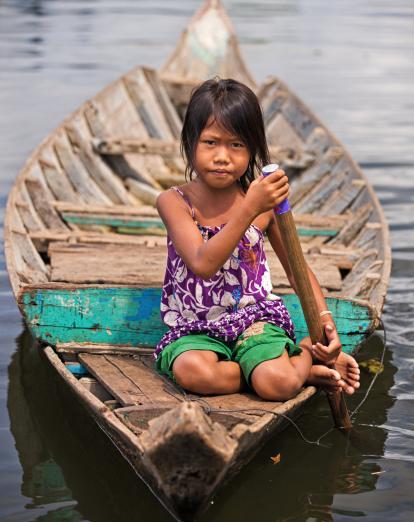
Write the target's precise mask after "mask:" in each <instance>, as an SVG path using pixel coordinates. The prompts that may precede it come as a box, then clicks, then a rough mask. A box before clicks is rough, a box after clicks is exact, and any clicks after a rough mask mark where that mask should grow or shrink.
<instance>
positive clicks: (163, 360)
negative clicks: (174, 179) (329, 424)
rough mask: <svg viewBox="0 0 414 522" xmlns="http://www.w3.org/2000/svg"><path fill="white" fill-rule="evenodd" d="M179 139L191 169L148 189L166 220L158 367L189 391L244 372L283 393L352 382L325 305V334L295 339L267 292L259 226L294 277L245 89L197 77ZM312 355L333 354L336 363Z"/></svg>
mask: <svg viewBox="0 0 414 522" xmlns="http://www.w3.org/2000/svg"><path fill="white" fill-rule="evenodd" d="M181 140H182V141H181V144H182V151H183V153H184V155H185V158H186V160H187V168H186V175H188V176H189V179H190V181H189V183H186V184H185V185H182V186H181V187H173V188H172V189H171V190H169V191H166V192H163V193H162V194H161V195H160V196H159V198H158V201H157V208H158V211H159V214H160V216H161V218H162V220H163V222H164V223H165V226H166V228H167V231H168V260H167V269H166V274H165V281H164V287H163V292H162V299H161V316H162V318H163V320H164V322H165V324H166V325H167V326H168V327H169V331H168V332H167V333H166V334H165V335H164V337H163V338H162V339H161V341H160V343H159V344H158V346H157V348H156V352H155V353H156V356H157V369H158V371H159V372H160V373H162V374H165V375H168V376H169V377H170V378H172V379H174V380H175V381H176V382H178V383H179V384H180V385H181V386H182V387H183V388H185V389H187V390H189V391H191V392H194V393H199V394H224V393H236V392H239V391H240V390H242V389H243V388H244V387H245V386H246V383H247V385H249V386H250V387H251V388H253V389H254V390H255V392H256V393H257V394H258V395H259V396H260V397H262V398H264V399H269V400H287V399H290V398H292V397H294V396H295V395H296V394H297V393H298V392H299V391H300V389H301V387H302V386H303V384H304V383H305V382H307V383H310V384H315V385H321V386H324V387H326V388H327V389H328V390H330V391H334V390H337V389H339V388H342V389H343V390H344V391H345V392H347V393H349V394H351V393H353V392H354V391H355V389H356V388H358V386H359V382H358V381H359V369H358V365H357V363H356V361H355V360H354V359H353V358H352V357H351V356H349V355H347V354H345V353H342V352H341V343H340V340H339V337H338V334H337V332H336V329H335V325H334V323H333V321H332V317H331V315H330V314H329V313H322V314H321V316H322V320H323V321H324V323H325V330H326V334H327V338H328V340H329V345H328V346H323V345H322V344H317V345H315V346H312V345H311V343H310V340H309V338H306V339H303V340H302V341H301V342H300V343H299V345H296V344H295V335H294V328H293V324H292V321H291V319H290V316H289V313H288V311H287V309H286V307H285V306H284V304H283V301H282V299H280V298H279V297H278V296H276V295H274V294H272V285H271V281H270V275H269V269H268V265H267V261H266V257H265V252H264V234H265V233H266V234H267V237H268V239H269V241H270V244H271V246H272V248H273V250H274V251H275V253H276V255H277V256H278V257H279V259H280V261H281V263H282V265H283V267H284V269H285V271H286V275H287V277H288V279H289V281H290V283H291V285H292V287H293V289H295V281H294V279H293V276H292V274H291V270H290V267H289V262H288V257H287V255H286V252H285V248H284V246H283V244H282V242H281V238H280V234H279V230H278V226H277V224H276V221H275V219H274V216H273V211H272V209H273V208H274V207H275V206H276V205H278V204H280V203H281V202H282V201H283V200H284V199H285V198H286V197H287V195H288V192H289V185H288V180H287V177H286V175H285V173H284V172H283V171H282V170H278V171H276V172H274V173H272V174H270V175H269V176H267V177H266V178H264V177H263V176H262V175H261V176H259V177H258V178H257V179H256V173H257V172H260V168H261V167H263V166H264V165H266V164H268V163H270V161H269V153H268V149H267V145H266V138H265V131H264V124H263V118H262V112H261V109H260V105H259V102H258V100H257V98H256V96H255V94H254V93H253V92H252V91H251V90H250V89H249V88H248V87H246V86H245V85H243V84H241V83H239V82H237V81H234V80H219V79H214V80H208V81H206V82H204V83H203V84H202V85H201V86H200V87H198V88H197V89H196V90H195V92H194V93H193V95H192V97H191V100H190V103H189V105H188V109H187V113H186V116H185V119H184V125H183V130H182V134H181ZM309 276H310V278H311V282H312V287H313V290H314V293H315V296H316V299H317V303H318V307H319V309H320V311H321V312H324V311H325V312H326V310H327V308H326V303H325V300H324V297H323V295H322V291H321V288H320V286H319V284H318V282H317V280H316V278H315V276H314V275H313V273H312V272H311V271H310V270H309ZM313 361H320V362H323V363H333V362H336V368H337V370H338V371H337V370H334V369H329V368H327V367H326V366H324V365H322V364H313Z"/></svg>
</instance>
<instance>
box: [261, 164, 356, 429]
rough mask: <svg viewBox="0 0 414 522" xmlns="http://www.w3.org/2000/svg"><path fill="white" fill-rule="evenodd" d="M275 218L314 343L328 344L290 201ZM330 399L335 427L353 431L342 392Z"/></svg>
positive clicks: (268, 170) (272, 167)
mask: <svg viewBox="0 0 414 522" xmlns="http://www.w3.org/2000/svg"><path fill="white" fill-rule="evenodd" d="M278 168H279V165H277V164H272V165H267V166H266V167H264V168H263V170H262V172H263V175H264V176H268V175H269V174H270V173H272V172H275V170H277V169H278ZM275 216H276V221H277V223H278V225H279V230H280V233H281V236H282V239H283V243H284V245H285V248H286V251H287V253H288V256H289V264H290V268H291V270H292V273H293V276H294V278H295V282H296V286H297V295H298V297H299V300H300V303H301V305H302V310H303V314H304V316H305V320H306V324H307V326H308V330H309V335H310V338H311V340H312V343H313V344H315V343H317V342H323V343H326V335H325V330H324V328H323V324H322V321H321V318H320V315H319V311H318V308H317V306H316V300H315V296H314V294H313V290H312V285H311V282H310V280H309V277H308V272H307V265H306V261H305V257H304V255H303V251H302V247H301V244H300V241H299V237H298V233H297V231H296V226H295V222H294V219H293V216H292V212H291V210H290V205H289V201H288V200H287V199H286V200H285V201H283V202H282V203H281V205H279V206H278V207H277V208H276V209H275ZM327 397H328V401H329V406H330V407H331V411H332V416H333V419H334V422H335V426H336V427H337V428H343V429H346V430H349V429H350V428H352V423H351V419H350V417H349V412H348V408H347V405H346V403H345V398H344V396H343V393H342V392H341V391H339V392H334V393H327Z"/></svg>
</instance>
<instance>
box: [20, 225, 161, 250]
mask: <svg viewBox="0 0 414 522" xmlns="http://www.w3.org/2000/svg"><path fill="white" fill-rule="evenodd" d="M29 237H30V238H31V239H32V241H33V242H35V243H36V244H37V245H40V244H42V245H43V246H42V251H44V250H45V248H44V246H45V245H47V244H49V243H50V242H53V241H57V242H62V241H63V242H69V243H77V242H80V243H105V244H113V245H126V244H131V245H146V247H147V248H153V247H154V246H164V247H165V246H166V244H167V238H166V237H165V236H150V235H142V236H134V235H126V234H125V235H119V234H116V233H111V232H108V233H105V234H96V233H95V232H86V231H83V230H79V231H73V232H63V233H62V232H53V231H50V230H46V229H45V230H43V231H39V232H30V234H29ZM46 250H47V248H46Z"/></svg>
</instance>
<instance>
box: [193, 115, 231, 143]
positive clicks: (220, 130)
mask: <svg viewBox="0 0 414 522" xmlns="http://www.w3.org/2000/svg"><path fill="white" fill-rule="evenodd" d="M201 134H209V135H215V136H217V137H221V138H227V139H234V138H237V139H238V136H236V135H235V134H234V133H233V132H229V131H228V130H227V129H225V128H224V127H223V125H220V123H218V122H217V121H216V120H215V119H213V118H211V117H210V118H209V119H208V121H207V124H206V126H205V127H204V129H203V130H202V131H201Z"/></svg>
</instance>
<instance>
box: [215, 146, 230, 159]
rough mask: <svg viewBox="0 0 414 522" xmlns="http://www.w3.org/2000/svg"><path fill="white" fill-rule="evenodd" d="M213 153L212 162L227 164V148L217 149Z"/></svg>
mask: <svg viewBox="0 0 414 522" xmlns="http://www.w3.org/2000/svg"><path fill="white" fill-rule="evenodd" d="M215 152H216V153H215V155H214V161H215V162H216V163H228V162H229V161H230V158H229V153H228V150H227V147H225V146H220V147H217V148H216V151H215Z"/></svg>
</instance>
